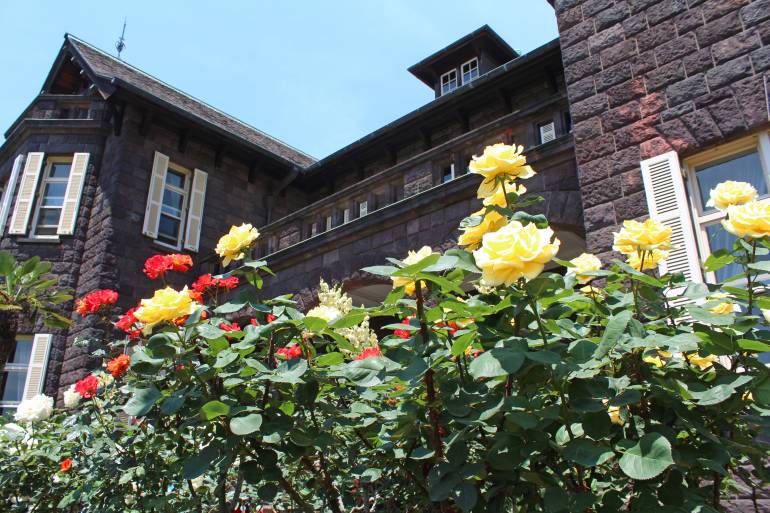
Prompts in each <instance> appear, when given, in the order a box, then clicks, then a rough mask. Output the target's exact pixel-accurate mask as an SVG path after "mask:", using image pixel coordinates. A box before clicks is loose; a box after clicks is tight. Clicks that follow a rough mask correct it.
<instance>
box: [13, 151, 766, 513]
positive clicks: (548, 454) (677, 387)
mask: <svg viewBox="0 0 770 513" xmlns="http://www.w3.org/2000/svg"><path fill="white" fill-rule="evenodd" d="M520 153H521V152H520V150H518V149H517V148H513V147H510V148H508V149H506V148H501V147H495V149H494V151H492V150H490V151H489V155H488V158H486V159H484V160H483V164H484V166H483V171H484V173H483V174H484V176H485V179H484V180H485V181H484V182H482V186H481V187H482V188H483V189H484V190H483V191H481V192H483V195H484V196H485V197H494V196H495V195H498V197H499V198H501V201H494V202H492V201H490V202H486V203H485V205H484V208H483V209H482V210H481V211H479V212H477V213H475V214H474V215H472V216H471V217H470V218H468V219H466V220H465V221H464V222H463V227H466V228H467V227H474V226H484V227H485V228H484V233H481V234H480V241H479V242H476V244H478V245H479V247H478V248H477V249H476V250H475V251H474V252H469V251H466V250H449V251H447V252H445V253H444V254H439V253H435V252H433V251H432V250H431V248H423V249H421V250H419V251H418V252H412V253H410V254H409V255H408V256H407V257H406V258H405V259H404V260H398V259H389V263H388V265H381V266H375V267H370V268H367V269H366V271H367V272H369V273H372V274H374V275H378V276H381V277H382V278H383V280H391V281H392V283H393V286H394V288H393V290H392V292H391V293H390V294H389V295H388V296H387V297H386V298H385V299H384V301H383V302H382V304H381V305H378V306H376V307H372V308H363V307H360V308H356V307H354V306H353V305H352V302H351V301H350V298H349V297H347V296H346V295H345V294H344V293H343V292H342V291H341V290H340V289H338V288H330V287H328V286H325V284H324V286H322V287H321V293H320V294H319V296H320V297H319V307H318V308H317V309H314V310H311V312H312V313H313V314H312V315H311V314H310V313H311V312H308V315H304V314H303V313H302V312H301V311H299V310H298V309H297V306H296V304H295V303H294V302H292V301H291V300H290V299H289V298H288V297H285V296H283V297H277V298H272V299H265V298H261V297H260V296H259V288H260V287H261V284H262V276H263V275H264V274H265V273H269V272H270V271H269V269H268V268H267V267H266V266H265V263H264V262H259V261H253V260H250V259H248V248H249V245H250V244H252V243H253V242H254V238H252V235H254V232H252V231H251V230H250V229H249V230H241V229H234V230H235V232H231V234H229V235H227V236H226V237H229V239H228V240H226V241H225V243H222V244H221V246H222V247H223V248H226V249H225V250H223V251H221V252H219V254H220V256H222V257H223V258H225V259H227V260H228V262H229V261H233V260H235V261H239V260H238V259H239V257H243V262H242V265H240V266H239V267H236V268H233V269H231V270H229V271H228V272H227V273H225V274H223V275H221V276H217V277H213V278H212V277H208V278H206V279H205V280H204V281H205V282H207V283H208V282H209V280H212V279H214V280H231V279H232V278H236V277H237V278H238V279H239V282H240V283H241V284H244V285H243V286H241V287H240V288H239V289H237V290H236V291H234V292H233V293H232V296H231V297H230V298H229V300H227V301H220V300H221V299H222V296H221V295H219V294H206V295H205V297H204V298H201V297H200V296H194V295H193V296H191V295H190V292H192V293H196V290H193V289H195V287H193V289H190V290H189V291H185V290H183V291H174V290H172V289H165V291H164V290H163V289H162V290H160V291H159V292H157V293H156V294H155V296H154V297H153V298H152V299H148V300H143V301H142V303H141V304H142V307H141V308H140V309H139V310H136V311H134V312H133V313H132V314H130V317H129V318H126V316H128V315H129V314H128V313H127V314H125V315H124V316H123V318H121V319H120V320H118V321H117V323H116V327H117V328H118V329H119V330H122V332H123V333H124V334H125V337H124V338H123V339H120V340H105V341H103V342H104V343H103V347H102V348H101V349H99V350H98V351H97V352H96V353H95V355H94V356H95V357H96V358H100V359H102V360H103V361H105V362H110V365H109V367H108V368H109V370H110V372H112V374H113V375H115V379H114V381H110V379H112V377H111V376H110V375H108V374H105V373H102V372H98V373H95V374H94V375H92V376H90V377H86V378H84V379H83V380H81V382H79V383H78V384H77V385H76V386H75V387H74V388H73V389H72V390H70V391H68V392H65V403H67V406H68V408H70V409H67V410H56V411H55V412H53V414H52V416H51V417H50V418H48V419H43V418H42V417H44V415H42V416H38V415H31V416H30V417H29V418H28V419H20V420H19V422H17V423H15V424H14V423H12V424H8V425H6V426H5V428H4V429H3V430H2V431H0V487H2V490H3V492H2V495H3V499H2V500H3V502H2V504H1V505H0V506H1V507H2V509H3V510H8V511H28V510H29V509H30V508H37V509H38V510H41V511H42V510H54V509H57V508H58V509H64V510H66V509H67V508H71V509H72V510H73V511H75V510H77V511H88V512H102V511H104V512H118V511H121V512H123V511H125V512H131V513H133V512H146V511H197V512H204V511H206V512H208V511H217V512H230V511H234V510H236V508H241V507H243V506H244V505H249V506H253V507H254V508H255V509H254V510H258V509H257V508H259V507H260V505H264V504H271V505H273V506H274V507H276V508H277V509H279V510H292V511H305V512H314V511H332V512H335V513H339V512H351V513H352V512H374V511H386V512H406V511H409V512H412V511H440V512H459V511H463V512H467V511H474V512H489V513H493V512H494V513H497V512H500V511H515V512H525V511H526V512H533V511H542V512H549V513H558V512H562V511H574V512H595V513H600V512H602V513H604V512H606V513H609V512H616V511H636V512H649V511H655V510H660V511H671V512H679V511H682V512H685V511H686V512H696V511H699V512H708V511H711V512H713V511H719V510H720V508H721V501H722V500H723V498H724V497H725V496H727V495H729V494H730V492H731V490H733V489H734V488H735V486H736V485H737V483H739V482H740V483H744V484H745V485H746V486H748V487H749V488H753V489H761V488H762V487H763V486H764V485H765V484H766V483H767V481H768V475H767V470H766V461H767V456H768V452H769V449H768V445H767V444H766V443H765V442H764V441H763V440H764V439H763V438H762V437H761V435H766V434H767V419H768V416H769V415H770V372H769V371H768V369H767V367H765V365H763V364H762V363H760V362H759V361H758V360H757V358H756V355H757V354H758V353H762V352H767V351H770V343H769V342H768V340H769V339H770V332H768V330H767V326H766V324H765V321H764V319H763V317H762V315H763V313H764V311H765V310H770V299H768V298H767V297H766V295H765V292H764V290H765V289H764V286H763V285H762V276H763V275H764V274H765V273H766V272H768V271H770V266H768V265H767V263H766V262H764V261H763V260H762V258H763V257H764V256H766V255H767V254H768V253H769V252H770V240H768V238H767V237H764V238H758V237H755V236H754V234H755V233H757V231H756V230H752V231H751V232H750V233H751V235H750V236H749V235H747V238H745V239H739V240H738V241H737V242H736V243H735V246H734V247H733V249H732V251H720V252H717V253H715V254H714V255H713V256H712V257H710V258H709V259H708V260H707V261H706V263H705V265H706V269H707V270H710V271H711V270H716V269H717V268H719V267H721V266H724V265H727V264H731V263H738V264H740V265H741V266H742V267H743V270H744V272H743V274H742V275H741V276H739V277H735V278H733V279H732V281H731V283H729V284H719V283H718V284H700V283H699V284H696V283H688V282H687V281H685V279H684V277H683V276H682V275H681V274H673V275H666V276H657V275H656V274H655V273H654V272H651V271H649V272H644V271H643V270H642V271H640V270H639V269H649V268H650V265H649V264H648V262H653V261H654V262H658V261H660V260H661V259H664V258H666V254H667V253H666V252H667V251H669V250H670V249H671V240H670V238H671V234H670V230H667V229H666V227H665V226H664V225H662V224H661V223H657V222H655V221H648V222H645V223H626V225H625V227H624V229H623V230H622V231H621V232H619V234H618V236H617V237H616V244H617V245H618V248H619V249H620V250H621V252H622V253H624V254H625V256H626V258H627V260H628V262H624V261H620V260H616V261H613V262H612V263H611V264H610V265H608V266H604V267H602V266H601V262H600V261H598V260H597V259H595V258H593V257H592V256H590V255H582V256H581V257H579V258H577V259H575V260H573V261H572V262H564V261H560V260H556V259H555V258H554V257H555V254H556V251H557V250H558V239H556V238H555V236H554V233H553V231H552V230H551V229H550V228H549V227H548V224H547V221H546V219H545V218H544V217H543V216H533V215H530V214H527V213H526V212H525V211H524V210H522V209H524V208H526V207H527V206H529V205H532V204H533V203H535V202H537V201H538V199H537V198H524V197H522V196H521V193H522V189H520V188H519V187H518V186H517V185H516V184H515V183H514V182H513V181H514V180H516V179H523V178H526V177H527V176H531V174H532V173H533V172H531V170H528V166H526V161H525V160H522V159H523V156H521V155H520ZM495 166H497V167H495ZM479 169H482V168H481V167H479ZM487 177H491V178H490V179H491V182H488V181H487V179H488V178H487ZM490 183H494V184H495V185H496V187H498V188H499V189H500V190H495V191H489V190H487V189H489V188H490ZM503 188H504V189H503ZM730 208H733V207H730ZM730 208H728V222H732V221H735V222H737V221H736V220H734V219H733V220H731V219H730V217H729V216H730ZM754 212H759V214H757V215H761V212H762V210H761V209H755V210H754ZM491 213H495V214H497V215H498V216H502V217H503V218H504V219H505V223H504V224H503V225H502V226H500V225H499V223H486V224H482V222H483V217H485V216H486V215H490V214H491ZM479 218H482V219H479ZM741 222H742V223H743V222H745V221H743V220H741ZM766 222H768V220H767V219H764V220H762V219H759V220H756V221H755V224H757V225H761V223H766ZM249 228H250V227H249ZM746 233H747V234H748V233H749V232H748V231H747V232H746ZM234 235H235V237H234ZM634 264H636V265H634ZM547 269H550V272H549V271H546V270H547ZM482 277H483V278H482ZM736 280H737V281H736ZM740 280H743V281H740ZM227 288H229V287H227ZM214 290H216V289H214ZM169 291H170V292H169ZM198 293H200V291H198ZM185 294H186V295H187V296H188V297H187V299H185V298H184V297H183V296H184V295H185ZM196 298H197V299H196ZM722 303H729V304H730V305H731V310H730V311H728V309H727V308H724V307H720V306H719V305H721V304H722ZM715 308H716V311H715V310H714V309H715ZM142 309H145V310H144V311H142ZM765 315H770V312H768V313H767V314H765ZM372 319H378V320H379V321H381V322H378V325H384V326H383V327H382V328H381V330H380V331H379V332H375V331H374V330H372V329H371V327H370V324H369V321H370V320H372ZM132 337H133V338H132ZM123 353H130V355H131V356H130V366H129V367H128V368H127V369H126V368H125V357H120V356H119V355H120V354H123ZM108 378H109V379H108ZM74 393H77V394H79V395H80V397H79V398H74V399H73V397H72V395H73V394H74ZM33 410H34V408H33ZM124 414H125V415H128V416H130V417H126V416H125V415H124ZM38 417H39V418H38ZM65 461H69V463H67V465H66V471H65V470H64V467H65V465H64V463H63V462H65Z"/></svg>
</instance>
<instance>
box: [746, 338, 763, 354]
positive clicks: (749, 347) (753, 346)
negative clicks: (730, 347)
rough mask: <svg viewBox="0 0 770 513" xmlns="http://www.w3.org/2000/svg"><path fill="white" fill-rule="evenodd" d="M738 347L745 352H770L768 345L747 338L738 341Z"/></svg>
mask: <svg viewBox="0 0 770 513" xmlns="http://www.w3.org/2000/svg"><path fill="white" fill-rule="evenodd" d="M738 347H740V348H741V349H744V350H746V351H757V352H760V353H765V352H769V351H770V344H767V343H766V342H761V341H759V340H750V339H747V338H741V339H738Z"/></svg>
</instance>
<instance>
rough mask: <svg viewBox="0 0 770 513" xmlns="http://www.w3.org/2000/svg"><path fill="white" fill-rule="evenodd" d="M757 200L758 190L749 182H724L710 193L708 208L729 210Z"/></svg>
mask: <svg viewBox="0 0 770 513" xmlns="http://www.w3.org/2000/svg"><path fill="white" fill-rule="evenodd" d="M756 199H757V190H756V189H755V188H754V186H753V185H751V184H750V183H748V182H734V181H732V180H727V181H726V182H722V183H720V184H719V185H717V186H716V187H714V188H713V189H711V191H710V192H709V200H708V203H706V206H707V207H714V208H717V209H719V210H727V207H729V206H730V205H743V204H744V203H748V202H749V201H754V200H756Z"/></svg>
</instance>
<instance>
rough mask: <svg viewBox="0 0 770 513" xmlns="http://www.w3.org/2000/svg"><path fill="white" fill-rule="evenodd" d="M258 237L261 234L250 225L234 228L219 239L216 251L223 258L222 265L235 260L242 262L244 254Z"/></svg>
mask: <svg viewBox="0 0 770 513" xmlns="http://www.w3.org/2000/svg"><path fill="white" fill-rule="evenodd" d="M257 237H259V232H258V231H257V229H256V228H254V227H253V226H251V225H250V224H247V223H243V224H242V225H240V226H232V227H231V228H230V231H229V232H228V233H226V234H225V235H223V236H222V238H221V239H219V242H217V247H216V249H215V250H214V251H216V252H217V255H219V256H221V257H222V265H227V264H229V263H230V262H232V261H233V260H241V259H242V258H243V253H244V252H245V251H246V250H247V249H249V247H250V246H251V244H252V243H253V242H254V241H255V240H256V239H257Z"/></svg>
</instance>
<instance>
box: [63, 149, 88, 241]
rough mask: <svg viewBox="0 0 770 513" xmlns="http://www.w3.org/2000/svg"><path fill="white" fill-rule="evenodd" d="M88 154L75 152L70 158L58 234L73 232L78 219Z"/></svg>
mask: <svg viewBox="0 0 770 513" xmlns="http://www.w3.org/2000/svg"><path fill="white" fill-rule="evenodd" d="M89 157H90V154H88V153H76V154H75V155H74V157H73V158H72V167H70V178H69V180H68V181H67V190H66V191H65V192H64V205H63V207H62V211H61V217H60V218H59V228H58V229H57V230H56V233H58V234H59V235H72V234H73V233H75V223H76V222H77V220H78V209H79V207H80V196H81V195H82V194H83V185H84V184H85V183H86V172H87V171H88V160H89Z"/></svg>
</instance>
